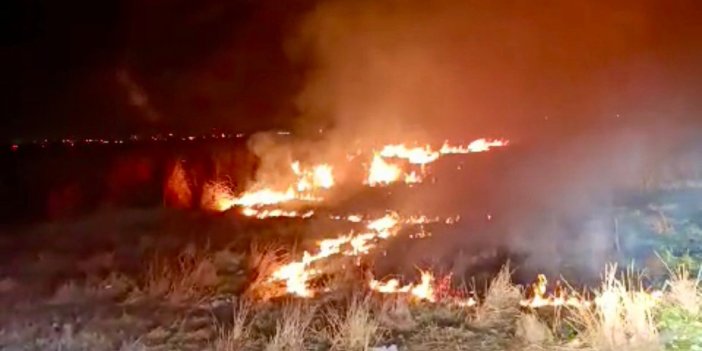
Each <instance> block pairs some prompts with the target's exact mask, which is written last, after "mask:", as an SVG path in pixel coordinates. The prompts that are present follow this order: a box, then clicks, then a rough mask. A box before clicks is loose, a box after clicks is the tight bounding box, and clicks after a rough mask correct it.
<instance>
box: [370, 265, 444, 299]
mask: <svg viewBox="0 0 702 351" xmlns="http://www.w3.org/2000/svg"><path fill="white" fill-rule="evenodd" d="M420 273H421V279H420V282H419V283H417V284H413V283H409V284H407V285H400V281H399V280H397V279H394V278H393V279H390V280H388V281H387V282H382V281H379V280H375V279H371V281H370V282H369V283H368V287H369V288H370V289H371V290H374V291H377V292H379V293H382V294H410V295H412V296H413V297H415V298H417V299H419V300H426V301H429V302H436V295H435V292H434V280H435V279H434V274H432V273H431V272H429V271H422V270H420Z"/></svg>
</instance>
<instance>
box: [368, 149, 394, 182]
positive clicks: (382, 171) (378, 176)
mask: <svg viewBox="0 0 702 351" xmlns="http://www.w3.org/2000/svg"><path fill="white" fill-rule="evenodd" d="M401 175H402V170H401V169H400V167H398V166H396V165H392V164H389V163H386V162H385V161H384V160H383V158H382V157H381V156H380V155H379V154H375V155H373V161H372V162H371V165H370V168H369V169H368V179H367V180H366V183H367V184H368V185H370V186H377V185H387V184H390V183H392V182H395V181H397V180H398V179H400V176H401Z"/></svg>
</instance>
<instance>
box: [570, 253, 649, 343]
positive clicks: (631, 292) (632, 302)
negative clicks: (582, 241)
mask: <svg viewBox="0 0 702 351" xmlns="http://www.w3.org/2000/svg"><path fill="white" fill-rule="evenodd" d="M616 272H617V269H616V266H615V265H612V266H608V267H607V269H606V271H605V275H604V278H603V281H602V286H601V287H600V289H599V290H597V291H596V292H595V295H596V297H595V306H594V307H587V306H581V307H576V308H573V309H572V312H573V314H572V315H571V321H572V322H573V325H574V326H575V327H576V329H577V331H578V336H579V338H580V339H581V340H583V342H584V343H585V344H587V345H590V346H591V347H594V348H595V349H597V350H618V351H621V350H632V351H633V350H636V351H640V350H658V349H661V346H660V342H659V338H658V330H657V328H656V323H655V321H654V312H655V310H654V309H655V307H656V301H655V299H654V298H653V297H652V295H651V294H650V293H648V292H646V291H644V290H643V289H642V288H641V287H640V285H639V283H638V282H637V281H636V279H632V278H626V277H624V278H623V279H617V277H616Z"/></svg>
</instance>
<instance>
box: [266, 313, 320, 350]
mask: <svg viewBox="0 0 702 351" xmlns="http://www.w3.org/2000/svg"><path fill="white" fill-rule="evenodd" d="M315 310H316V308H315V306H313V305H311V304H309V303H306V302H304V301H297V302H293V303H290V304H288V305H286V306H284V307H283V311H282V316H281V318H280V319H279V320H278V321H277V322H276V327H275V334H274V335H273V337H272V338H271V339H270V340H268V343H267V344H266V346H265V350H266V351H302V350H305V335H306V332H307V331H308V329H309V327H310V323H311V322H312V318H313V317H314V313H315Z"/></svg>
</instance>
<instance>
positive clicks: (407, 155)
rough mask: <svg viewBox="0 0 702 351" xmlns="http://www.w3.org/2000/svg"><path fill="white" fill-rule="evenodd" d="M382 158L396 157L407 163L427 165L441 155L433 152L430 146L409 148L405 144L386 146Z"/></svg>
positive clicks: (381, 154)
mask: <svg viewBox="0 0 702 351" xmlns="http://www.w3.org/2000/svg"><path fill="white" fill-rule="evenodd" d="M380 156H382V157H388V158H390V157H395V158H402V159H406V160H407V162H409V163H411V164H416V165H425V164H427V163H431V162H434V161H436V160H437V159H438V158H439V156H441V154H440V153H439V152H436V151H433V150H432V149H431V147H429V145H427V146H425V147H413V148H408V147H406V146H405V145H403V144H395V145H385V147H383V149H382V150H381V151H380Z"/></svg>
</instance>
